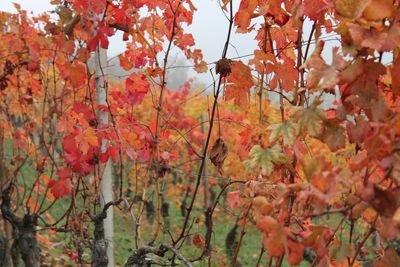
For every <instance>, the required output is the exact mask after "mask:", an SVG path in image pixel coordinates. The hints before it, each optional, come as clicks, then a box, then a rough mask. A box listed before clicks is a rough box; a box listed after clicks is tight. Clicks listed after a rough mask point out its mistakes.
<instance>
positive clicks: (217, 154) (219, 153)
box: [210, 138, 228, 172]
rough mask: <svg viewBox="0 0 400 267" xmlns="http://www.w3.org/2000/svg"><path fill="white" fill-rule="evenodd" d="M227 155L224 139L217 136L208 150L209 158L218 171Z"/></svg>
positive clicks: (220, 169)
mask: <svg viewBox="0 0 400 267" xmlns="http://www.w3.org/2000/svg"><path fill="white" fill-rule="evenodd" d="M227 156H228V147H227V145H226V144H225V142H224V140H222V139H221V138H218V139H217V140H216V141H215V143H214V145H213V146H212V147H211V150H210V160H211V162H212V163H213V164H214V166H215V167H217V168H218V171H219V172H221V171H222V166H223V165H224V161H225V158H226V157H227Z"/></svg>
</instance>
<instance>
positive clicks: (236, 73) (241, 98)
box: [224, 61, 254, 107]
mask: <svg viewBox="0 0 400 267" xmlns="http://www.w3.org/2000/svg"><path fill="white" fill-rule="evenodd" d="M231 70H232V73H231V74H230V75H229V76H228V77H227V85H226V86H225V92H224V97H225V99H226V100H230V99H233V100H234V102H235V104H236V105H238V106H241V107H243V106H245V105H247V103H248V98H249V91H250V88H251V87H253V85H254V81H253V77H252V75H251V70H250V68H249V66H247V65H245V64H244V63H243V62H242V61H235V62H233V63H232V68H231Z"/></svg>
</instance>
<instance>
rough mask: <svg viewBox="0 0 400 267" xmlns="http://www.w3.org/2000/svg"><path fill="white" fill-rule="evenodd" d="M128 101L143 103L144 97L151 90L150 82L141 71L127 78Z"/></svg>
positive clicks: (134, 103)
mask: <svg viewBox="0 0 400 267" xmlns="http://www.w3.org/2000/svg"><path fill="white" fill-rule="evenodd" d="M125 86H126V89H127V98H128V102H129V104H131V105H138V104H140V103H142V101H143V98H144V97H145V95H146V94H147V93H148V92H149V90H150V84H149V82H148V81H147V80H146V76H144V75H143V74H141V73H136V72H134V73H132V74H131V75H130V76H129V77H128V78H127V79H126V80H125Z"/></svg>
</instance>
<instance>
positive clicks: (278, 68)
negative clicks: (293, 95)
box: [271, 58, 298, 92]
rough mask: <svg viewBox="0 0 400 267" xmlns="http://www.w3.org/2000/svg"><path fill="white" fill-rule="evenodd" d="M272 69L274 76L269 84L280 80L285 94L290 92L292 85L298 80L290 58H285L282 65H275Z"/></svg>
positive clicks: (293, 63)
mask: <svg viewBox="0 0 400 267" xmlns="http://www.w3.org/2000/svg"><path fill="white" fill-rule="evenodd" d="M273 69H274V72H275V74H276V75H275V76H274V78H273V80H272V81H271V84H276V83H277V80H278V79H280V80H281V82H282V83H281V85H282V89H284V90H285V91H287V92H290V91H292V89H293V86H294V83H295V82H296V81H297V79H298V72H297V70H296V68H295V62H294V61H293V60H292V59H290V58H286V59H285V61H284V63H275V64H274V65H273ZM271 87H272V88H274V87H275V86H273V85H272V86H271Z"/></svg>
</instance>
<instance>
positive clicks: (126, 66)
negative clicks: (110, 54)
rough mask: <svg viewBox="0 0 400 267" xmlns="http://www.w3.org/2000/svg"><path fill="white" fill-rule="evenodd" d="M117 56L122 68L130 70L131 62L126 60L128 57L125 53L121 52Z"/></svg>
mask: <svg viewBox="0 0 400 267" xmlns="http://www.w3.org/2000/svg"><path fill="white" fill-rule="evenodd" d="M118 58H119V64H120V65H121V67H122V68H123V69H124V70H126V71H130V70H131V69H132V68H133V64H132V63H131V62H130V61H129V60H128V58H127V57H126V56H125V55H123V54H121V55H119V56H118Z"/></svg>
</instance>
